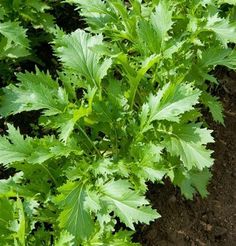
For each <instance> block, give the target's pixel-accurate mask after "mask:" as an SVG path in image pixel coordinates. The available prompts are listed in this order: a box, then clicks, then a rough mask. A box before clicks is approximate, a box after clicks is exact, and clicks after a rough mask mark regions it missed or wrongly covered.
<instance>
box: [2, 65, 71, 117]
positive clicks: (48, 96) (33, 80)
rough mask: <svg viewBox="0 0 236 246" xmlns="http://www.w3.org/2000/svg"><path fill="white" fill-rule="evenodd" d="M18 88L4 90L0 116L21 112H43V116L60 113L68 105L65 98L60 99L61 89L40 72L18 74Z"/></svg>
mask: <svg viewBox="0 0 236 246" xmlns="http://www.w3.org/2000/svg"><path fill="white" fill-rule="evenodd" d="M17 78H18V80H19V81H20V82H21V83H19V84H18V86H15V85H10V86H8V87H6V88H5V89H4V92H5V95H4V96H3V97H2V99H1V100H2V102H1V108H0V114H1V115H3V116H8V115H10V114H17V113H20V112H23V111H33V110H40V109H43V110H44V114H45V115H55V114H59V113H62V112H63V110H64V108H65V106H66V105H67V104H68V102H67V100H66V98H65V97H64V96H63V97H62V95H63V94H62V91H61V90H62V89H61V88H59V85H58V83H57V82H56V81H54V80H53V79H52V78H51V76H50V75H49V74H45V73H43V72H40V71H39V70H38V69H37V70H36V73H35V74H33V73H29V72H26V73H25V74H23V73H19V74H18V75H17Z"/></svg>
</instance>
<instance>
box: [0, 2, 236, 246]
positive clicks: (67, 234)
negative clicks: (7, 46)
mask: <svg viewBox="0 0 236 246" xmlns="http://www.w3.org/2000/svg"><path fill="white" fill-rule="evenodd" d="M66 2H68V3H70V4H75V5H76V7H77V10H78V11H80V14H81V16H82V17H83V18H84V20H85V21H86V23H87V24H88V27H87V29H86V30H82V29H78V30H76V31H74V32H72V33H69V34H66V33H65V32H64V31H62V30H60V29H59V28H55V29H54V30H53V31H52V33H53V34H54V39H53V43H52V47H53V50H54V54H55V56H56V57H57V59H58V61H59V62H60V64H61V66H60V68H59V69H58V71H57V76H56V77H55V76H54V77H52V76H51V75H50V74H49V73H48V72H43V71H40V70H39V69H38V68H36V70H35V71H34V72H23V73H18V74H17V80H18V82H17V83H16V84H10V85H8V86H6V87H5V88H4V89H3V92H4V93H3V96H2V97H1V107H0V114H1V116H2V117H4V118H5V119H6V120H8V118H9V116H12V115H20V114H22V113H24V112H34V111H38V112H40V118H39V122H38V124H39V125H40V127H42V128H43V129H45V130H47V131H48V132H50V133H51V134H48V135H47V134H44V135H42V136H35V137H32V136H31V137H30V136H24V135H22V134H21V131H20V129H18V128H16V127H14V126H13V125H12V124H8V132H7V134H5V135H4V136H1V137H0V163H2V165H3V166H4V167H5V168H6V169H9V168H14V170H15V171H16V173H15V175H13V176H11V177H9V178H8V179H2V180H1V181H0V182H1V185H0V208H1V207H2V209H1V211H3V210H4V211H7V213H3V214H2V213H1V214H0V236H1V238H3V240H2V244H3V245H11V244H13V242H14V243H15V244H16V245H56V246H61V245H69V246H71V245H86V246H89V245H122V246H123V245H136V244H135V243H132V242H131V236H132V233H130V231H131V230H135V225H136V224H137V223H146V224H148V223H149V222H150V221H153V220H155V219H157V218H159V217H160V215H159V214H158V212H157V211H155V210H154V209H153V208H152V207H151V205H150V203H149V201H148V199H147V198H146V197H145V193H146V192H147V189H148V187H147V182H149V181H150V182H160V183H161V182H162V180H163V178H169V179H170V180H171V181H172V182H173V184H175V185H176V186H178V187H180V189H181V192H182V193H183V195H184V196H185V197H186V198H188V199H193V196H194V194H195V193H196V192H199V193H200V194H201V196H202V197H205V196H206V195H207V194H208V192H207V189H206V186H207V184H208V181H209V178H210V177H211V173H210V168H211V166H212V165H213V162H214V160H213V158H212V150H210V149H209V145H208V144H210V143H213V142H214V139H213V137H212V131H211V130H209V129H207V127H206V124H205V122H204V117H203V116H202V114H201V109H202V106H203V107H207V108H209V111H210V112H211V114H212V117H213V119H214V120H215V121H217V122H219V123H222V124H223V122H224V117H223V113H222V105H221V103H220V102H219V101H218V99H217V98H216V97H214V96H213V95H210V93H209V87H210V86H212V84H218V81H217V79H216V78H215V77H214V76H213V75H212V74H211V73H210V72H211V71H212V70H213V69H214V68H215V67H216V66H217V65H221V66H225V67H228V68H229V69H235V67H236V60H235V59H236V53H235V49H233V48H230V44H232V43H233V44H234V43H235V42H236V40H235V31H236V22H235V20H234V12H235V7H234V6H233V3H232V1H216V0H207V1H198V0H195V1H183V0H177V1H170V0H168V1H164V0H160V1H158V0H146V1H140V0H130V1H121V0H114V1H113V0H109V1H103V0H96V1H95V0H67V1H66ZM225 4H226V5H227V8H228V10H227V11H224V12H223V11H222V8H223V7H224V6H225ZM0 30H1V24H0ZM0 32H1V31H0ZM206 81H208V83H206ZM118 222H119V223H123V224H124V227H125V228H126V229H125V228H124V230H119V231H115V226H116V224H117V223H118Z"/></svg>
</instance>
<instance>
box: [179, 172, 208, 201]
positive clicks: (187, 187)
mask: <svg viewBox="0 0 236 246" xmlns="http://www.w3.org/2000/svg"><path fill="white" fill-rule="evenodd" d="M211 177H212V174H211V173H210V171H209V170H208V169H207V168H205V169H203V170H201V171H200V172H199V171H196V170H193V171H191V172H189V173H188V174H185V175H183V174H182V173H178V172H177V173H176V177H175V179H174V183H175V184H176V185H178V186H179V187H180V189H181V193H182V194H183V195H184V196H185V197H186V198H187V199H191V200H192V199H193V195H194V193H195V192H196V191H198V192H199V193H200V195H201V196H202V197H206V196H207V195H208V191H207V184H208V182H209V180H210V178H211Z"/></svg>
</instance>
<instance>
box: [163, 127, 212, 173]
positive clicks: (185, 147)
mask: <svg viewBox="0 0 236 246" xmlns="http://www.w3.org/2000/svg"><path fill="white" fill-rule="evenodd" d="M161 132H163V133H165V134H167V135H168V136H169V137H168V138H165V140H164V142H163V143H164V145H165V147H166V148H167V150H168V151H169V152H170V153H171V155H173V156H179V157H180V159H181V161H182V162H183V164H184V166H185V167H186V168H187V169H188V170H190V169H192V168H193V167H196V168H198V169H199V170H202V169H204V168H205V167H211V166H212V165H213V162H214V160H213V159H212V158H211V154H212V151H211V150H208V149H206V144H208V143H213V142H214V139H213V137H212V136H211V132H212V131H210V130H207V129H205V128H200V125H199V124H188V125H177V124H176V125H174V126H173V129H172V130H171V131H169V132H168V131H165V130H163V131H161Z"/></svg>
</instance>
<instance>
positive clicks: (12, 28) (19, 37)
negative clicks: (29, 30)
mask: <svg viewBox="0 0 236 246" xmlns="http://www.w3.org/2000/svg"><path fill="white" fill-rule="evenodd" d="M0 33H1V34H2V35H3V36H5V37H7V38H8V39H9V40H10V41H13V42H14V43H15V44H19V45H21V46H23V47H25V48H28V47H29V40H28V39H27V37H26V30H25V29H24V28H23V27H21V26H20V25H19V23H18V22H10V21H8V22H3V23H0Z"/></svg>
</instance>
